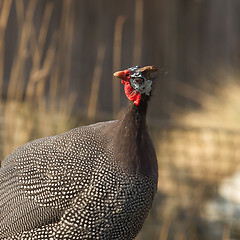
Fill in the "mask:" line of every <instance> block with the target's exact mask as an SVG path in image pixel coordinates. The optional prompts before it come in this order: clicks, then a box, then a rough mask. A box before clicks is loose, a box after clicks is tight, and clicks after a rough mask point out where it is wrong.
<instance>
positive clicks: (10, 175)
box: [0, 121, 157, 239]
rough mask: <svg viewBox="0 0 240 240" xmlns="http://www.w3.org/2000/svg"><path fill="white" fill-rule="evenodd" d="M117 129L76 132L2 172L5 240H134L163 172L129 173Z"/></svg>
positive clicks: (16, 157)
mask: <svg viewBox="0 0 240 240" xmlns="http://www.w3.org/2000/svg"><path fill="white" fill-rule="evenodd" d="M118 125H119V121H111V122H106V123H98V124H94V125H89V126H86V127H80V128H75V129H73V130H71V131H69V132H66V133H63V134H60V135H56V136H52V137H47V138H42V139H38V140H35V141H32V142H29V143H27V144H25V145H23V146H22V147H20V148H18V149H17V150H15V151H14V152H13V153H12V154H10V155H9V156H8V157H7V158H6V159H5V160H4V161H3V163H2V168H1V169H0V239H7V238H9V239H133V238H134V237H135V235H136V234H137V232H138V231H139V229H140V228H141V226H142V224H143V221H144V219H145V217H146V215H147V213H148V211H149V209H150V207H151V203H152V199H153V197H154V193H155V192H156V185H157V184H156V183H157V173H156V174H153V175H152V176H139V175H137V174H131V173H130V172H127V171H125V169H124V168H123V167H122V166H121V163H120V160H119V159H116V157H115V155H114V144H113V143H114V141H115V136H116V134H114V132H116V131H117V129H118ZM106 132H108V134H106ZM126 223H128V224H126Z"/></svg>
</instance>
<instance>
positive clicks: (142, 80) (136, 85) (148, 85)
mask: <svg viewBox="0 0 240 240" xmlns="http://www.w3.org/2000/svg"><path fill="white" fill-rule="evenodd" d="M139 68H140V67H138V66H136V67H131V68H129V70H130V71H132V72H133V73H132V74H131V78H130V82H131V87H132V88H133V89H134V90H136V91H137V92H139V93H141V94H146V95H148V96H149V95H150V92H151V90H152V80H150V79H149V80H148V79H147V78H146V77H145V76H144V75H143V74H142V72H137V71H136V70H137V69H139Z"/></svg>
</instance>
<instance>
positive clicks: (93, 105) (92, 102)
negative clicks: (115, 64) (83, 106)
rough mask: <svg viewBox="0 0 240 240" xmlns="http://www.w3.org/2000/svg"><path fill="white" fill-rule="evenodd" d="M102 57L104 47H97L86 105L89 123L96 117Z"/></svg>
mask: <svg viewBox="0 0 240 240" xmlns="http://www.w3.org/2000/svg"><path fill="white" fill-rule="evenodd" d="M104 56H105V46H103V45H99V47H98V52H97V63H96V66H95V68H94V73H93V81H92V87H91V94H90V99H89V104H88V113H87V117H88V119H90V120H91V121H92V120H94V119H95V117H96V111H97V99H98V93H99V87H100V80H101V76H102V66H103V61H104Z"/></svg>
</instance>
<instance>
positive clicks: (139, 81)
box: [134, 78, 143, 84]
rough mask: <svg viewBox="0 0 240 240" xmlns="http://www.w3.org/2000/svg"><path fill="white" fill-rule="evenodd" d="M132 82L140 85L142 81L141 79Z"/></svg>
mask: <svg viewBox="0 0 240 240" xmlns="http://www.w3.org/2000/svg"><path fill="white" fill-rule="evenodd" d="M134 82H135V83H137V84H142V82H143V80H142V78H135V79H134Z"/></svg>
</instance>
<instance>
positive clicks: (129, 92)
mask: <svg viewBox="0 0 240 240" xmlns="http://www.w3.org/2000/svg"><path fill="white" fill-rule="evenodd" d="M124 90H125V94H126V96H127V98H128V99H129V100H130V101H132V102H134V104H135V105H136V106H138V105H139V102H140V100H141V94H140V93H139V92H137V91H136V90H134V89H133V88H132V87H131V85H130V82H125V85H124Z"/></svg>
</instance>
